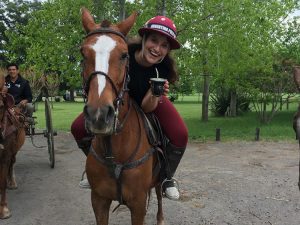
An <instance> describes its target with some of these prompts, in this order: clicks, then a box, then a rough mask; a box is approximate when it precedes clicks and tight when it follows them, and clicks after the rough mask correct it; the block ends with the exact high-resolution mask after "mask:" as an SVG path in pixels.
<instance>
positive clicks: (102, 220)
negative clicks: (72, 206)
mask: <svg viewBox="0 0 300 225" xmlns="http://www.w3.org/2000/svg"><path fill="white" fill-rule="evenodd" d="M91 197H92V206H93V210H94V214H95V217H96V221H97V225H108V219H109V208H110V205H111V202H112V200H110V199H106V198H102V197H100V196H99V195H98V194H97V193H96V192H95V191H92V194H91Z"/></svg>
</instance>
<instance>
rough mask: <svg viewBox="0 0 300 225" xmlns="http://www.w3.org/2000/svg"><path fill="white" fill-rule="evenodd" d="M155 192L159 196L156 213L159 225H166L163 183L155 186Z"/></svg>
mask: <svg viewBox="0 0 300 225" xmlns="http://www.w3.org/2000/svg"><path fill="white" fill-rule="evenodd" d="M155 192H156V197H157V207H158V208H157V214H156V219H157V225H164V224H165V222H164V213H163V209H162V190H161V185H160V184H158V185H157V186H156V187H155Z"/></svg>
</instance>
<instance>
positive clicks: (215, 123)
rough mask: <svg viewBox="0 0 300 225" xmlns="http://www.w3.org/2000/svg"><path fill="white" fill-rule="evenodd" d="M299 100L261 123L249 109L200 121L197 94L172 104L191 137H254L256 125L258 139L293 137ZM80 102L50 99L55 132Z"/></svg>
mask: <svg viewBox="0 0 300 225" xmlns="http://www.w3.org/2000/svg"><path fill="white" fill-rule="evenodd" d="M297 102H298V100H295V101H293V103H291V104H290V105H289V110H286V109H284V110H282V111H280V112H278V114H277V115H276V116H275V118H274V119H273V120H272V122H271V123H270V124H267V125H266V124H261V123H260V122H259V120H258V117H257V114H256V113H255V112H249V113H246V114H244V115H242V116H239V117H236V118H230V117H214V116H212V115H210V117H209V121H208V122H202V121H201V107H202V106H201V103H200V102H199V98H198V96H185V97H184V98H183V99H182V98H181V97H179V100H178V101H176V102H175V106H176V108H177V109H178V111H179V112H180V114H181V115H182V117H183V119H184V120H185V122H186V124H187V127H188V130H189V137H190V140H197V141H214V140H215V136H216V128H220V129H221V140H222V141H226V140H254V137H255V130H256V128H260V139H261V140H272V141H276V140H295V134H294V131H293V129H292V118H293V114H294V113H295V112H296V108H297V106H298V103H297ZM82 109H83V103H82V102H53V109H52V119H53V127H54V129H55V130H58V131H70V126H71V123H72V121H73V120H74V119H75V118H76V117H77V115H78V114H79V113H80V112H82ZM35 116H37V121H38V124H37V127H38V128H43V127H45V115H44V103H43V102H41V103H39V105H38V110H37V112H35Z"/></svg>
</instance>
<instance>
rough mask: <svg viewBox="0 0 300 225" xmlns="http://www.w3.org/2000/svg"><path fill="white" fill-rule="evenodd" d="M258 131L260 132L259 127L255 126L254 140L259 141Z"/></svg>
mask: <svg viewBox="0 0 300 225" xmlns="http://www.w3.org/2000/svg"><path fill="white" fill-rule="evenodd" d="M259 132H260V129H259V127H256V129H255V141H259Z"/></svg>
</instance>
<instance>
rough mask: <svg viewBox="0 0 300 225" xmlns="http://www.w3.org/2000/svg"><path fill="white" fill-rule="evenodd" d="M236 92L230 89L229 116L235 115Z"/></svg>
mask: <svg viewBox="0 0 300 225" xmlns="http://www.w3.org/2000/svg"><path fill="white" fill-rule="evenodd" d="M236 106H237V94H236V91H235V90H232V91H230V116H231V117H236V112H237V109H236Z"/></svg>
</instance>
